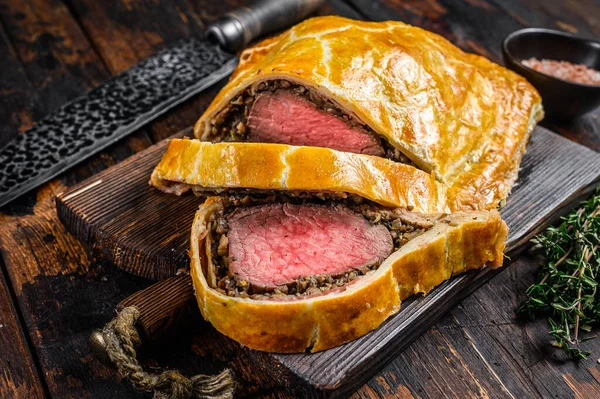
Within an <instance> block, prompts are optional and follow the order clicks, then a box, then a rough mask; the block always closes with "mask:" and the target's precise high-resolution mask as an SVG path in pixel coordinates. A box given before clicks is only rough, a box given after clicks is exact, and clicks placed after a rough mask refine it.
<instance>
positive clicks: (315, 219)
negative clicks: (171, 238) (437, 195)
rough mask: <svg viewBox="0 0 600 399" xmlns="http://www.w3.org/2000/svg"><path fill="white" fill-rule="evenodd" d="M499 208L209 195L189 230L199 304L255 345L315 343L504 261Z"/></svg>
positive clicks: (274, 347)
mask: <svg viewBox="0 0 600 399" xmlns="http://www.w3.org/2000/svg"><path fill="white" fill-rule="evenodd" d="M506 235H507V228H506V225H505V224H504V222H503V221H502V220H501V219H500V215H499V213H498V212H497V211H492V212H461V213H453V214H450V215H447V214H420V213H413V212H410V211H408V210H406V209H403V208H397V209H387V208H383V207H381V206H379V205H376V204H373V203H362V204H356V203H353V202H351V201H348V200H345V201H333V200H320V199H317V198H312V199H308V198H298V197H290V196H285V195H281V194H272V195H254V196H248V195H239V196H235V195H233V196H223V197H210V198H209V199H207V201H206V202H205V203H204V204H203V205H201V206H200V208H199V210H198V212H197V213H196V217H195V220H194V224H193V226H192V232H191V252H190V256H191V259H192V262H191V265H192V271H191V273H192V278H193V281H194V287H195V289H196V296H197V299H198V303H199V305H200V309H201V312H202V315H203V316H204V318H205V319H207V320H208V321H210V322H211V323H212V324H213V326H215V328H216V329H217V330H219V331H220V332H221V333H223V334H225V335H227V336H229V337H231V338H233V339H235V340H236V341H238V342H240V343H242V344H244V345H246V346H248V347H250V348H253V349H259V350H264V351H271V352H303V351H311V352H315V351H320V350H324V349H328V348H331V347H334V346H337V345H340V344H343V343H345V342H348V341H351V340H353V339H356V338H358V337H360V336H362V335H364V334H366V333H368V332H369V331H371V330H373V329H375V328H377V326H379V324H381V323H382V322H383V321H384V320H385V319H387V318H388V317H389V316H390V315H392V314H394V313H396V312H397V311H398V310H399V308H400V302H401V301H402V300H403V299H405V298H406V297H408V296H410V295H412V294H415V293H427V292H429V291H430V290H431V289H433V288H434V287H435V286H436V285H438V284H440V283H441V282H443V281H445V280H446V279H448V278H450V277H451V276H453V275H456V274H458V273H462V272H464V271H466V270H470V269H474V268H480V267H483V266H484V265H486V264H487V265H489V266H491V267H498V266H500V265H501V264H502V260H503V255H502V251H503V249H504V241H505V239H506Z"/></svg>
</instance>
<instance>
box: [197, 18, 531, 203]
mask: <svg viewBox="0 0 600 399" xmlns="http://www.w3.org/2000/svg"><path fill="white" fill-rule="evenodd" d="M274 79H284V80H288V81H290V82H293V83H297V84H301V85H304V86H306V87H310V88H312V89H314V90H316V91H317V92H318V93H320V94H322V95H323V96H325V97H326V98H329V99H331V100H332V101H333V102H334V103H336V104H337V105H339V107H340V109H342V110H343V111H344V112H346V113H347V114H348V115H351V116H352V117H354V118H356V119H357V120H358V121H360V122H361V123H364V124H366V125H368V126H369V127H370V128H371V129H373V131H375V132H376V133H377V134H379V135H381V136H382V137H383V138H385V139H386V140H387V141H389V143H390V144H392V145H393V146H395V147H397V148H398V149H400V150H401V151H402V152H403V153H404V154H405V155H406V156H407V157H409V158H410V159H411V160H412V161H413V162H415V164H416V165H418V166H419V167H420V168H421V169H422V170H424V171H425V172H427V173H432V174H433V175H434V176H435V177H436V179H437V180H438V181H440V182H441V183H442V184H444V185H445V186H446V187H447V197H446V199H445V200H446V203H447V205H448V207H449V208H451V209H463V210H468V209H491V208H495V207H496V206H497V205H498V203H499V202H500V201H502V200H503V199H505V198H506V196H507V195H508V194H509V192H510V189H511V187H512V185H513V183H514V181H515V180H516V178H517V174H518V168H519V163H520V159H521V156H522V154H523V153H524V151H525V146H526V143H527V140H528V137H529V135H530V133H531V131H532V130H533V128H534V127H535V124H536V123H537V122H538V121H539V120H540V119H541V118H542V116H543V111H542V107H541V98H540V96H539V94H538V93H537V91H536V90H535V89H534V88H533V86H531V85H530V84H529V83H528V82H527V81H526V80H525V79H524V78H523V77H521V76H519V75H517V74H516V73H514V72H512V71H509V70H508V69H506V68H503V67H501V66H499V65H497V64H494V63H492V62H491V61H489V60H487V59H486V58H484V57H481V56H478V55H474V54H468V53H465V52H463V51H462V50H460V49H459V48H457V47H456V46H454V45H452V44H451V43H450V42H449V41H447V40H445V39H444V38H442V37H441V36H439V35H436V34H434V33H431V32H428V31H426V30H423V29H420V28H417V27H413V26H410V25H407V24H404V23H401V22H395V21H388V22H363V21H355V20H350V19H345V18H341V17H335V16H327V17H318V18H313V19H309V20H306V21H304V22H303V23H300V24H298V25H296V26H295V27H293V28H292V29H290V30H288V31H287V32H285V33H283V34H281V35H280V36H278V37H274V38H270V39H267V40H265V41H263V42H261V43H259V44H258V45H256V46H254V47H252V48H249V49H247V50H246V51H244V52H243V53H242V55H241V61H240V64H239V66H238V67H237V69H236V70H235V72H234V74H233V75H232V77H231V80H230V81H229V83H228V84H227V85H226V86H225V87H224V88H223V90H221V92H220V93H219V94H218V95H217V96H216V98H215V99H214V101H213V102H212V103H211V105H210V106H209V107H208V109H207V110H206V112H205V113H204V115H202V117H201V118H200V119H199V121H198V122H197V124H196V126H195V135H196V137H198V138H200V139H204V138H206V137H208V136H209V133H210V130H211V123H212V121H213V119H214V118H215V116H216V115H217V114H218V113H219V112H220V111H221V110H222V109H224V108H225V107H226V106H227V104H228V103H229V102H230V101H231V100H232V99H233V98H234V97H235V96H236V95H237V94H238V93H240V92H241V91H243V90H244V89H246V88H248V87H249V86H251V85H253V84H256V83H259V82H263V81H269V80H274ZM425 176H426V175H424V177H423V178H424V179H428V177H425Z"/></svg>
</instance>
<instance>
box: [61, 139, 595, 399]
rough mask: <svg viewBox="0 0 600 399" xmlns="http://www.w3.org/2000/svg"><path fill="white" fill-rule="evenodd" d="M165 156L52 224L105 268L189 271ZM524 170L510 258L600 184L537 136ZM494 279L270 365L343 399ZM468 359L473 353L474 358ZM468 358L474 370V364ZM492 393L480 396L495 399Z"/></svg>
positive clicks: (88, 196)
mask: <svg viewBox="0 0 600 399" xmlns="http://www.w3.org/2000/svg"><path fill="white" fill-rule="evenodd" d="M165 147H166V143H165V142H163V143H159V144H157V145H156V146H153V147H151V148H149V149H148V150H146V151H144V152H141V153H139V154H136V155H135V156H134V157H132V158H130V159H128V160H127V161H125V162H123V163H122V164H120V165H117V166H115V167H113V168H110V169H108V170H106V171H104V172H102V173H99V174H97V175H96V176H94V177H93V178H91V179H89V180H86V181H84V182H82V183H80V184H79V185H77V186H75V187H73V188H72V189H71V190H69V191H67V192H65V193H62V194H60V195H58V197H57V207H58V214H59V217H60V219H61V221H63V222H64V223H65V225H66V226H67V228H68V229H69V231H71V232H72V233H73V234H74V235H75V237H77V238H79V239H80V240H82V241H84V242H86V243H87V245H88V246H90V245H91V244H99V245H100V246H101V247H107V248H109V250H108V251H104V254H105V256H108V258H109V260H110V261H112V262H114V263H115V264H117V265H118V266H120V267H125V268H127V270H128V271H130V272H134V273H138V274H141V275H143V276H145V277H153V278H164V277H167V276H169V275H174V273H175V271H176V270H177V269H179V268H182V267H185V266H186V264H187V262H188V260H187V257H186V255H185V254H186V250H187V248H188V229H187V228H186V227H185V226H188V225H189V224H190V223H191V219H192V216H193V213H194V210H195V208H196V207H197V205H198V203H199V202H200V200H199V199H198V198H195V197H192V196H188V197H183V198H180V197H175V196H170V195H167V194H164V193H161V192H159V191H158V190H155V189H153V188H151V187H148V185H147V179H148V176H149V174H150V172H151V170H152V168H153V166H154V165H155V164H156V162H157V161H158V159H159V158H160V156H161V154H162V153H163V152H164V149H165ZM521 165H522V170H521V173H520V178H519V180H518V183H517V184H516V185H515V188H514V190H513V194H512V195H511V197H510V199H509V201H508V204H507V206H506V207H505V208H504V209H503V210H502V213H503V217H504V218H505V220H506V221H507V223H508V225H509V228H510V231H511V232H510V236H509V241H508V244H507V249H508V251H509V254H510V256H514V255H515V254H516V253H517V251H518V250H519V249H521V248H522V247H523V245H524V244H525V243H526V242H527V241H528V240H529V238H530V237H531V236H532V235H533V234H535V233H536V232H538V231H539V230H540V229H541V228H543V227H544V226H546V225H548V224H549V223H550V222H551V221H552V220H554V219H553V218H554V217H556V215H557V214H559V213H560V212H563V211H565V210H567V209H569V207H571V206H573V204H574V202H576V201H577V200H578V199H580V198H581V197H582V196H585V195H586V194H588V193H589V191H590V190H591V187H592V186H593V184H595V183H597V182H598V179H599V178H600V154H597V153H595V152H593V151H591V150H589V149H587V148H585V147H582V146H579V145H577V144H575V143H573V142H571V141H569V140H566V139H564V138H562V137H560V136H559V135H556V134H554V133H552V132H549V131H547V130H545V129H543V128H538V129H536V131H535V132H534V134H533V136H532V139H531V141H530V143H529V146H528V151H527V154H526V155H525V156H524V158H523V161H522V164H521ZM124 182H126V183H124ZM162 215H164V216H162ZM165 218H166V219H168V221H166V219H165ZM157 265H158V266H157ZM169 268H170V269H169ZM495 273H496V272H493V271H491V270H489V269H483V270H481V271H478V272H475V273H469V274H466V275H464V276H460V277H458V278H454V279H452V280H450V281H448V282H446V283H444V284H442V285H441V286H440V287H438V288H437V289H436V290H434V291H433V292H432V293H430V294H429V295H428V296H427V297H424V298H423V297H419V298H412V299H409V300H408V301H405V302H404V303H403V306H402V309H401V311H400V312H399V313H398V314H397V315H395V316H393V317H392V318H391V319H389V320H388V321H386V322H385V323H384V324H383V325H382V326H380V327H379V328H378V329H377V330H376V331H374V332H372V333H370V334H368V335H366V336H365V337H362V338H359V339H358V340H356V341H354V342H351V343H349V344H346V345H343V346H341V347H338V348H333V349H330V350H328V351H325V352H321V353H317V354H311V355H306V354H296V355H274V356H273V358H274V360H275V361H276V362H278V363H281V364H282V365H284V366H286V367H287V368H289V369H290V370H291V371H292V372H294V373H295V374H296V375H298V376H300V377H301V378H302V379H303V380H304V381H306V383H307V384H309V385H310V386H312V387H314V388H315V389H316V390H317V391H321V390H322V391H324V393H326V394H328V395H334V396H338V395H345V394H348V393H350V392H352V391H353V390H354V389H356V388H357V387H358V386H360V384H362V383H363V382H364V381H365V380H367V379H368V378H370V377H371V376H372V375H373V374H375V373H376V371H377V370H378V369H379V368H381V367H382V366H383V365H384V364H386V363H387V362H388V361H389V360H390V359H391V358H392V357H393V356H394V355H396V354H398V353H399V352H400V351H401V349H403V348H404V347H406V346H407V345H408V344H409V343H410V342H411V341H412V340H414V339H415V338H416V337H418V336H419V335H420V334H421V333H422V332H424V331H425V330H426V329H427V328H428V327H429V326H430V325H431V324H433V323H434V322H435V320H436V319H437V318H439V317H441V316H442V315H443V314H444V313H445V312H446V311H448V310H449V309H450V308H451V307H453V306H454V305H455V304H456V303H458V302H459V301H460V300H461V299H462V298H464V297H465V296H466V295H467V294H468V293H470V292H472V291H473V290H474V289H475V288H477V287H478V286H480V285H481V284H483V283H484V282H485V281H487V280H489V279H490V278H491V277H492V276H493V275H495ZM430 338H434V341H432V342H431V345H433V347H437V346H439V344H440V342H441V341H440V340H443V339H445V340H448V339H453V340H455V341H456V339H457V337H456V336H449V337H448V336H442V337H430ZM223 339H225V338H223ZM466 349H467V350H470V351H471V354H472V353H473V350H474V349H473V348H469V347H467V348H466ZM475 353H476V351H475ZM452 356H455V357H460V356H459V355H455V354H452ZM471 358H472V359H471V361H470V363H474V360H473V359H474V357H473V355H471ZM334 359H335V361H334ZM479 366H480V365H477V367H479ZM479 368H480V367H479ZM365 370H369V371H368V372H367V371H365ZM488 371H489V370H488ZM490 375H491V376H493V373H491V372H490V374H489V375H488V376H487V377H485V376H484V378H483V381H484V385H485V384H488V382H489V381H490V378H488V377H489V376H490ZM496 385H497V382H496V383H493V384H492V385H489V386H487V387H486V388H485V390H490V391H494V390H495V389H496V388H498V387H497V386H496ZM471 388H472V387H471ZM500 388H503V387H502V385H501V384H500ZM505 390H507V389H505Z"/></svg>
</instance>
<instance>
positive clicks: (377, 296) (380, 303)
mask: <svg viewBox="0 0 600 399" xmlns="http://www.w3.org/2000/svg"><path fill="white" fill-rule="evenodd" d="M220 207H222V205H221V203H220V202H219V197H210V198H208V199H207V200H206V202H205V203H204V204H202V205H201V206H200V208H199V209H198V211H197V213H196V217H195V220H194V223H193V225H192V230H191V239H190V242H191V251H190V257H191V268H192V270H191V274H192V279H193V281H194V287H195V289H196V297H197V300H198V304H199V306H200V310H201V312H202V315H203V316H204V318H205V319H206V320H208V321H210V322H211V323H212V325H213V326H214V327H215V328H216V329H217V330H219V331H220V332H221V333H223V334H225V335H227V336H229V337H230V338H233V339H234V340H236V341H238V342H240V343H242V344H243V345H246V346H248V347H250V348H253V349H258V350H263V351H269V352H303V351H305V350H307V349H308V350H310V351H312V352H317V351H321V350H325V349H328V348H331V347H334V346H338V345H341V344H343V343H345V342H348V341H351V340H354V339H356V338H358V337H360V336H362V335H364V334H366V333H368V332H369V331H372V330H374V329H375V328H377V326H379V325H380V324H381V323H382V322H383V321H384V320H385V319H387V318H388V317H389V316H390V315H392V314H394V313H396V312H398V310H399V309H400V302H401V301H402V300H403V299H405V298H406V297H408V296H410V295H412V294H415V293H424V294H425V293H427V292H429V291H431V290H432V289H433V288H434V287H435V286H436V285H438V284H440V283H441V282H443V281H445V280H446V279H448V278H450V277H451V276H453V275H456V274H459V273H463V272H465V271H467V270H470V269H476V268H480V267H482V266H483V265H486V264H487V265H489V266H491V267H499V266H501V265H502V261H503V255H502V251H503V249H504V242H505V239H506V236H507V231H508V230H507V227H506V224H505V223H504V222H503V221H502V220H501V218H500V214H499V213H498V212H497V211H491V212H460V213H454V214H451V215H447V216H445V217H444V218H443V219H444V221H443V222H438V223H437V224H436V225H435V226H434V227H432V228H431V229H430V230H428V231H426V232H425V233H423V234H421V235H420V236H418V237H416V238H414V239H413V240H411V241H409V242H408V243H407V244H405V245H404V246H402V247H401V248H400V249H399V250H398V251H396V252H394V253H392V255H390V257H389V258H388V259H387V260H385V261H384V262H383V263H382V264H381V265H380V266H379V268H378V269H377V270H376V271H375V272H373V273H370V274H367V275H365V276H363V277H361V278H359V279H357V280H354V281H353V282H352V283H351V284H348V285H346V286H344V287H343V288H344V289H343V290H341V291H333V292H330V293H328V294H325V295H322V296H317V297H309V298H306V299H302V298H296V297H293V296H292V297H290V299H287V300H273V299H260V300H257V299H249V298H240V297H230V296H227V295H224V294H222V293H220V292H218V291H217V290H215V289H213V288H211V287H210V286H209V284H208V282H207V279H206V278H205V276H206V273H207V267H208V255H207V250H208V249H207V242H206V241H207V235H208V227H207V226H208V223H209V221H210V218H211V215H212V214H213V213H215V212H217V211H218V210H220V209H221V208H220Z"/></svg>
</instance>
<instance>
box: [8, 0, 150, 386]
mask: <svg viewBox="0 0 600 399" xmlns="http://www.w3.org/2000/svg"><path fill="white" fill-rule="evenodd" d="M0 21H1V25H2V26H1V29H2V30H1V32H2V34H1V35H0V36H1V38H0V39H1V43H2V44H1V46H2V49H6V50H7V51H6V52H3V54H7V55H8V56H7V57H3V58H2V73H1V74H0V76H1V80H2V81H1V86H2V88H3V90H8V93H6V91H3V94H7V96H3V99H2V101H3V102H2V107H1V108H2V112H6V113H7V115H10V117H9V118H7V120H9V121H10V123H6V126H7V127H10V129H11V130H9V129H3V130H2V131H1V132H0V133H1V134H2V135H3V139H5V140H8V139H9V138H11V137H12V136H14V135H15V134H17V133H18V132H19V131H24V130H25V129H26V128H28V127H30V126H31V125H32V124H33V123H34V122H35V121H36V120H37V119H39V118H41V117H43V116H44V115H45V114H46V113H47V112H51V111H52V110H54V109H56V108H57V107H59V106H60V105H62V103H64V102H66V101H68V100H71V99H73V98H74V97H77V96H79V95H80V94H83V92H85V91H86V90H88V89H90V88H91V87H93V86H94V85H95V84H97V83H99V82H100V81H102V80H104V79H106V78H107V77H108V76H109V74H108V73H107V72H106V70H105V69H104V65H103V64H102V62H101V60H100V59H99V58H98V57H97V56H96V55H95V53H94V50H93V48H92V47H91V46H90V45H89V43H88V41H87V39H86V38H85V35H84V33H83V32H82V31H81V30H80V29H79V26H78V24H77V23H76V21H74V20H73V18H72V17H71V15H70V13H69V11H68V10H67V9H66V7H64V5H63V4H62V2H61V1H55V0H32V1H26V2H22V1H21V2H19V1H12V0H2V2H0ZM5 83H6V84H5ZM13 129H14V130H13ZM148 144H150V141H149V140H148V139H147V138H144V134H140V133H138V134H136V135H134V136H133V137H132V138H130V139H128V140H126V141H125V142H124V143H122V144H117V145H114V146H112V147H111V148H109V149H108V150H107V151H105V152H104V153H102V154H100V155H98V156H96V157H94V159H92V160H90V161H89V162H87V163H86V164H84V165H81V166H79V167H77V168H74V169H72V170H71V171H69V172H68V173H66V174H65V175H64V176H62V177H61V179H55V180H54V181H51V182H49V183H48V184H45V185H44V186H42V187H41V188H40V189H38V190H37V192H32V193H30V194H29V195H26V196H24V197H22V198H21V199H19V200H18V201H16V202H14V203H13V204H10V205H9V206H6V207H4V208H3V209H2V211H3V212H4V214H2V215H0V225H1V226H2V228H0V232H1V234H0V235H1V236H2V237H0V248H1V255H2V260H3V264H4V265H5V266H6V271H7V282H6V283H7V284H8V285H10V286H12V288H14V292H15V301H16V302H15V307H18V308H19V309H20V310H21V311H22V315H23V319H22V320H23V321H24V323H25V325H24V326H23V329H24V330H25V331H24V333H25V334H27V335H28V336H29V339H30V341H31V343H32V345H33V347H34V348H35V349H36V353H35V357H36V358H37V359H38V360H39V366H40V367H41V376H42V378H44V379H45V380H46V383H47V386H48V394H52V395H54V396H56V397H65V396H69V394H68V392H69V389H72V390H73V391H72V394H71V395H70V396H75V395H77V393H80V392H81V389H82V386H83V383H82V382H81V379H80V378H79V377H78V374H80V371H79V370H80V369H81V367H82V365H85V364H86V362H87V361H89V357H88V358H87V360H86V356H88V354H87V349H86V348H87V332H86V333H82V334H79V336H78V337H77V338H78V339H79V341H78V342H79V345H78V346H77V345H76V344H75V342H74V341H71V342H69V343H65V344H60V343H59V344H56V343H55V341H57V340H60V339H61V338H62V335H61V332H62V331H63V328H61V327H60V325H61V323H63V325H64V324H65V323H64V322H62V320H69V316H68V313H67V314H64V313H62V314H61V313H60V311H59V310H58V309H61V308H62V309H64V308H65V307H70V306H73V304H74V303H77V299H73V298H70V299H71V303H69V304H68V305H67V304H66V303H65V302H63V301H62V299H64V297H61V292H60V290H63V291H64V290H69V289H70V288H72V287H69V285H68V282H69V280H70V279H72V278H73V276H70V277H69V276H66V277H64V279H65V280H64V281H63V282H62V284H59V283H56V282H55V281H52V280H53V279H55V278H56V275H57V274H58V275H61V273H62V272H66V270H71V271H73V273H75V271H77V270H79V268H80V266H81V265H80V262H81V261H82V259H87V258H86V256H85V255H81V256H80V254H81V253H83V252H84V250H83V249H82V248H81V246H80V245H79V243H77V242H76V241H74V240H73V239H72V238H71V239H70V240H71V242H72V243H73V245H69V244H68V242H69V241H68V238H67V239H65V238H64V237H62V238H61V237H60V233H56V235H54V234H53V233H55V232H56V227H55V226H58V227H59V230H60V224H59V222H58V220H57V219H56V216H55V213H54V219H52V216H49V217H48V218H46V219H45V218H44V216H40V215H41V214H40V209H44V208H43V206H42V208H40V204H42V203H44V201H45V202H46V204H47V205H46V208H45V209H47V212H46V214H48V213H52V212H54V210H53V207H52V206H50V205H51V202H50V201H49V200H48V198H50V197H51V196H53V195H54V194H55V191H54V190H56V189H57V188H59V187H60V188H61V189H64V187H65V185H69V184H73V183H75V182H77V181H79V180H82V179H83V178H86V177H88V176H90V175H92V174H93V173H95V172H97V171H98V170H101V169H104V168H106V167H107V166H108V165H110V164H112V163H115V160H120V159H123V158H126V157H127V156H129V155H131V154H132V153H133V152H135V151H136V150H139V149H141V148H144V147H146V146H147V145H148ZM109 154H110V155H109ZM36 209H37V212H38V213H37V214H36ZM41 213H43V211H42V212H41ZM21 220H23V224H22V223H21ZM33 226H35V227H33ZM18 229H21V230H20V234H16V235H14V236H13V235H12V233H15V230H18ZM36 229H37V230H36ZM62 234H63V235H67V233H66V232H64V230H63V231H62ZM34 242H35V243H36V244H32V243H34ZM53 243H54V244H53ZM57 244H58V245H57ZM59 247H60V250H57V252H56V253H55V254H54V255H53V256H49V257H45V258H44V255H41V254H42V253H47V251H48V250H52V248H54V249H56V248H59ZM23 251H24V252H27V255H25V256H20V255H22V254H23ZM40 260H41V261H40ZM46 261H49V262H54V265H52V264H51V263H48V262H46ZM44 266H46V267H48V269H46V270H43V269H41V268H43V267H44ZM46 277H47V280H45V282H44V283H43V284H41V285H40V286H36V285H35V281H36V279H44V278H46ZM88 278H89V277H88ZM85 288H86V284H85V282H84V281H82V282H81V289H80V291H83V290H85ZM139 288H140V286H139V285H138V286H136V287H135V289H133V290H132V291H135V290H137V289H139ZM0 289H1V288H0ZM2 292H9V291H8V290H3V291H2ZM100 297H101V295H100ZM81 298H84V296H82V295H79V299H81ZM119 298H120V297H119ZM89 299H90V300H91V299H92V298H91V297H89ZM94 299H95V298H94ZM116 300H117V299H115V301H116ZM84 307H85V305H83V304H82V308H84ZM52 312H54V313H52ZM107 313H108V314H110V313H111V309H110V308H108V309H107ZM15 315H16V310H15V309H14V308H12V309H9V308H4V307H3V308H2V309H1V310H0V317H1V318H2V319H3V320H10V319H11V318H14V317H16V316H15ZM59 315H60V316H59ZM57 316H58V317H57ZM53 317H55V318H54V319H53ZM74 317H76V318H77V317H79V318H80V321H79V322H80V323H84V322H85V320H88V321H89V320H90V316H87V318H86V317H81V316H77V315H75V316H74ZM107 317H110V316H107ZM50 319H52V320H51V323H54V324H53V325H49V324H48V323H49V320H50ZM0 323H1V322H0ZM7 323H9V322H7ZM1 324H3V323H1ZM9 324H12V323H9ZM7 325H8V324H7ZM64 329H65V330H68V328H67V327H64ZM52 330H53V331H54V334H55V335H52V334H50V333H49V331H52ZM4 331H6V332H7V335H6V336H8V337H11V334H13V335H12V342H11V345H12V346H13V347H12V348H11V349H7V350H2V351H1V353H2V355H0V358H1V359H2V360H1V362H2V365H7V366H8V367H2V371H3V376H4V377H6V378H11V381H10V382H8V384H9V386H10V384H12V385H13V386H17V385H16V384H18V389H20V390H21V391H19V392H21V393H23V394H22V395H17V396H13V395H11V394H7V395H6V397H36V396H45V395H44V392H43V391H42V392H41V394H40V395H38V394H37V393H36V392H35V391H34V390H33V389H31V395H26V394H25V393H24V391H23V390H24V389H26V388H27V386H26V385H23V379H27V381H29V383H30V384H32V385H33V384H35V383H36V379H37V375H36V376H34V377H31V376H29V374H30V373H29V372H28V371H27V368H26V367H25V366H24V363H28V364H29V366H28V367H30V368H32V369H34V368H35V366H34V363H33V361H32V359H31V355H27V354H22V353H20V352H19V347H20V346H21V343H22V341H19V338H18V337H16V336H14V333H15V330H13V329H12V326H11V328H10V329H8V328H7V329H5V330H0V334H4ZM17 331H18V330H17ZM66 336H67V337H71V338H72V336H71V335H69V334H68V333H66ZM51 337H52V338H51ZM3 347H4V346H3ZM69 355H70V356H69ZM65 356H67V357H65ZM82 359H83V360H82ZM92 370H93V368H92ZM102 375H106V371H104V370H102V369H100V371H99V372H98V376H100V377H101V376H102ZM97 378H98V377H94V378H92V379H91V381H90V383H91V384H90V388H94V387H95V384H94V382H95V380H96V379H97ZM108 378H110V381H113V375H112V374H111V375H110V377H108ZM38 382H39V380H38ZM123 390H124V391H125V392H131V391H128V390H127V387H123ZM100 391H101V392H103V393H104V394H106V396H112V395H111V392H115V391H117V392H118V391H119V390H118V389H117V390H115V389H112V390H111V388H110V387H106V388H105V390H104V391H103V390H100ZM0 396H3V397H5V396H4V395H0Z"/></svg>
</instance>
